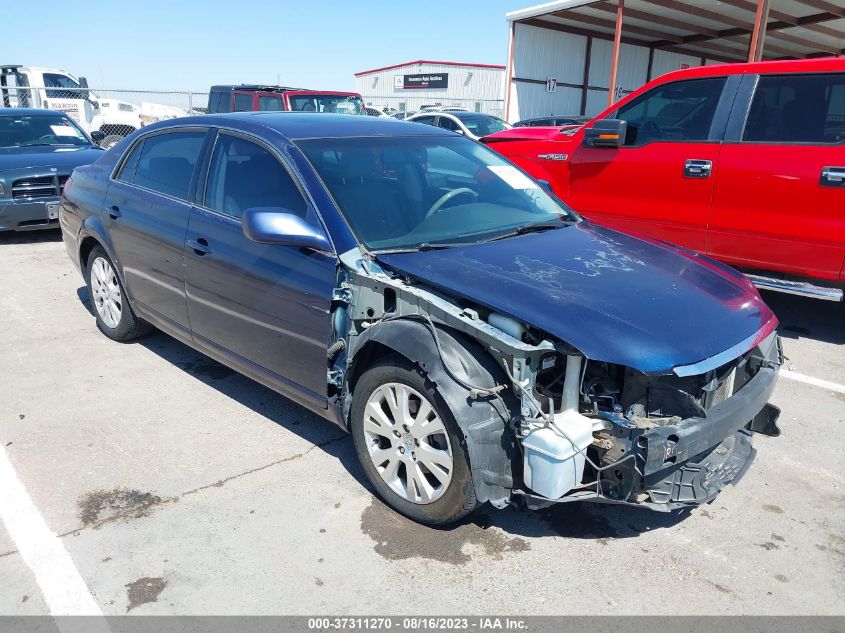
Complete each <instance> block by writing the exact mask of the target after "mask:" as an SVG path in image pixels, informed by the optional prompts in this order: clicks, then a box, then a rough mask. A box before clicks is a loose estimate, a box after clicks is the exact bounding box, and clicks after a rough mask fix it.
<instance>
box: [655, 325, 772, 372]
mask: <svg viewBox="0 0 845 633" xmlns="http://www.w3.org/2000/svg"><path fill="white" fill-rule="evenodd" d="M773 321H774V317H772V321H769V322H768V323H767V324H766V325H765V326H764V327H762V328H761V329H760V330H759V331H757V332H755V333H754V334H752V335H751V336H749V337H748V338H747V339H745V340H743V341H740V342H739V343H737V344H736V345H734V346H732V347H729V348H728V349H726V350H725V351H724V352H719V353H718V354H716V355H715V356H711V357H710V358H705V359H704V360H701V361H698V362H697V363H693V364H691V365H678V366H677V367H674V368H673V369H672V371H673V372H674V374H675V375H676V376H678V377H679V378H684V377H686V376H700V375H701V374H706V373H707V372H708V371H713V370H714V369H717V368H719V367H721V366H722V365H724V364H725V363H728V362H730V361H732V360H734V359H735V358H738V357H739V356H742V355H743V354H744V353H745V352H747V351H748V350H750V349H751V348H752V347H754V346H756V345H760V344H762V343H763V342H765V341H766V340H768V339H770V338H772V337H773V336H777V331H776V330H775V328H774V325H773V323H772V322H773ZM774 322H775V323H776V321H774ZM766 331H768V332H769V333H768V334H766V335H763V336H761V333H762V332H766Z"/></svg>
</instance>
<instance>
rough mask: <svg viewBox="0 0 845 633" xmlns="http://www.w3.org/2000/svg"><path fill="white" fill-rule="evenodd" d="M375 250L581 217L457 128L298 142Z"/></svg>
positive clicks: (464, 239) (490, 235)
mask: <svg viewBox="0 0 845 633" xmlns="http://www.w3.org/2000/svg"><path fill="white" fill-rule="evenodd" d="M297 145H298V146H299V147H300V149H302V151H303V152H304V153H305V155H306V156H307V157H308V160H309V161H310V162H311V164H312V165H313V166H314V168H315V169H316V170H317V172H318V173H319V175H320V178H321V179H322V180H323V183H324V184H325V185H326V188H327V189H328V190H329V192H330V193H331V194H332V196H333V197H334V199H335V201H336V202H337V204H338V206H339V207H340V209H341V211H342V212H343V214H344V216H345V217H346V219H347V221H348V222H349V224H350V225H351V227H352V230H353V231H354V232H355V234H356V236H357V237H358V239H359V241H361V242H362V243H363V244H364V245H365V246H366V247H367V248H369V249H371V250H394V249H399V250H401V249H408V248H417V247H419V246H420V245H421V244H422V245H425V246H427V247H432V246H434V245H448V244H450V243H451V244H462V243H476V242H481V241H485V240H490V239H496V238H497V237H505V236H508V235H511V234H514V232H515V231H516V230H517V229H520V230H522V229H524V227H527V226H536V227H539V226H540V225H546V224H547V225H549V226H548V227H546V228H557V227H559V226H566V225H567V224H568V223H569V222H571V221H572V220H575V219H576V217H575V216H574V214H572V212H571V211H570V210H569V209H568V208H567V207H565V206H563V204H562V203H561V202H559V201H558V200H557V199H555V198H552V197H551V196H549V195H548V194H546V192H545V191H543V190H542V189H541V188H540V187H539V185H538V184H537V183H536V182H535V181H534V180H532V179H530V178H529V177H528V176H526V175H525V174H524V173H523V172H522V171H520V170H519V169H517V168H516V167H514V166H513V165H512V164H510V163H509V162H508V161H506V160H505V159H504V158H502V157H501V156H499V155H498V154H496V153H494V152H492V151H490V150H489V149H487V148H486V147H484V146H483V145H479V144H478V143H476V142H474V141H471V140H469V139H467V138H464V137H460V136H455V137H452V136H439V135H438V136H405V137H400V138H395V137H394V138H381V137H379V138H343V139H308V140H301V141H298V142H297Z"/></svg>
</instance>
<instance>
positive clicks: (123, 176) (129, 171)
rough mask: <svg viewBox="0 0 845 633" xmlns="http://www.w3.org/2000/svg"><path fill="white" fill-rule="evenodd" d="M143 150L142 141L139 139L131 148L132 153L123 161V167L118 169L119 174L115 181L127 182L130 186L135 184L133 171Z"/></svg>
mask: <svg viewBox="0 0 845 633" xmlns="http://www.w3.org/2000/svg"><path fill="white" fill-rule="evenodd" d="M143 149H144V140H143V139H141V140H140V141H139V142H138V143H136V144H135V146H134V147H133V148H132V153H131V154H129V157H128V158H127V159H126V160H125V161H124V163H123V167H121V168H120V173H119V174H118V175H117V180H119V181H121V182H128V183H130V184H132V183H134V182H135V170H136V169H137V168H138V160H139V159H140V158H141V152H142V151H143Z"/></svg>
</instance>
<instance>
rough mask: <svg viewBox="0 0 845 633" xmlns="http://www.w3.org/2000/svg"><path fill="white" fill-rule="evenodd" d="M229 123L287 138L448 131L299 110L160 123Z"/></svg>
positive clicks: (439, 133) (206, 115)
mask: <svg viewBox="0 0 845 633" xmlns="http://www.w3.org/2000/svg"><path fill="white" fill-rule="evenodd" d="M215 124H218V125H231V126H233V127H243V128H244V129H246V128H251V127H263V128H269V129H271V130H274V131H276V132H279V133H280V134H282V135H283V136H286V137H287V138H290V139H301V138H342V137H357V136H408V135H415V136H421V135H426V136H448V135H451V132H449V131H448V130H444V129H441V128H436V127H433V126H431V125H424V124H421V123H416V124H415V123H409V122H407V121H399V120H398V119H394V118H390V117H371V116H363V115H352V114H323V113H313V112H311V113H308V112H305V113H299V112H231V113H223V114H204V115H201V116H194V117H188V118H182V119H171V120H169V121H167V122H166V124H164V125H162V124H159V126H160V127H171V126H177V125H215Z"/></svg>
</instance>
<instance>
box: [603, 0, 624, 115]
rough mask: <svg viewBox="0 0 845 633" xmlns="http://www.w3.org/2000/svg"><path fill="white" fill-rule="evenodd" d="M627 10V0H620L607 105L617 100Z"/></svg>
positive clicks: (614, 34) (617, 10) (617, 8)
mask: <svg viewBox="0 0 845 633" xmlns="http://www.w3.org/2000/svg"><path fill="white" fill-rule="evenodd" d="M624 11H625V0H619V5H618V6H617V7H616V31H615V32H614V33H613V56H612V57H611V58H610V85H609V86H608V89H607V105H608V106H612V105H613V102H614V101H616V75H617V73H618V70H619V46H620V45H621V43H622V14H623V13H624Z"/></svg>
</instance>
